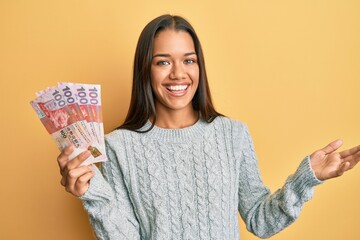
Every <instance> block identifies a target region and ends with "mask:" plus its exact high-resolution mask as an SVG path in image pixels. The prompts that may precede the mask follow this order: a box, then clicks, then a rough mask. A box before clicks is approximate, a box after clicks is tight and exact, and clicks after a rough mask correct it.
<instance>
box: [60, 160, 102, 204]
mask: <svg viewBox="0 0 360 240" xmlns="http://www.w3.org/2000/svg"><path fill="white" fill-rule="evenodd" d="M94 174H95V173H94V171H93V170H92V167H91V166H81V167H78V168H75V169H72V170H70V171H69V172H68V173H67V174H66V176H63V177H62V179H61V184H62V185H63V186H64V187H65V190H66V191H67V192H69V193H71V194H73V195H75V196H77V197H79V196H81V195H83V194H84V193H85V192H86V191H87V189H88V187H89V181H90V179H91V178H92V177H93V176H94Z"/></svg>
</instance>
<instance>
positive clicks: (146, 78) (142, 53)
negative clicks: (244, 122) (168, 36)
mask: <svg viewBox="0 0 360 240" xmlns="http://www.w3.org/2000/svg"><path fill="white" fill-rule="evenodd" d="M166 29H174V30H181V31H185V32H187V33H189V34H190V35H191V37H192V39H193V41H194V45H195V51H196V55H197V58H198V65H199V86H198V88H197V90H196V93H195V95H194V97H193V99H192V105H193V108H194V110H196V111H199V112H200V117H201V118H202V119H203V120H205V121H207V122H211V121H213V120H214V119H215V118H216V117H217V116H221V115H222V114H220V113H218V112H217V111H216V110H215V108H214V106H213V103H212V100H211V94H210V89H209V84H208V80H207V76H206V70H205V60H204V55H203V51H202V48H201V44H200V41H199V38H198V36H197V34H196V33H195V30H194V28H193V27H192V26H191V25H190V23H189V22H188V21H186V20H185V19H184V18H182V17H180V16H172V15H162V16H160V17H157V18H155V19H154V20H152V21H151V22H149V23H148V24H147V25H146V26H145V28H144V29H143V31H142V32H141V34H140V37H139V40H138V43H137V47H136V52H135V59H134V69H133V84H132V93H131V101H130V107H129V111H128V114H127V116H126V119H125V121H124V123H123V124H122V125H121V126H120V127H119V128H121V129H129V130H133V131H138V129H139V128H141V127H142V126H144V124H145V123H146V121H147V120H148V119H149V118H150V117H153V119H154V122H153V125H152V127H153V126H154V124H155V121H156V109H155V98H154V95H153V92H152V88H151V76H150V70H151V61H152V54H153V46H154V38H155V36H156V35H157V34H158V33H159V32H160V31H164V30H166ZM152 127H151V128H149V129H147V130H145V132H146V131H149V130H151V129H152Z"/></svg>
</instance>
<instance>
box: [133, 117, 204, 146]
mask: <svg viewBox="0 0 360 240" xmlns="http://www.w3.org/2000/svg"><path fill="white" fill-rule="evenodd" d="M151 125H152V123H151V122H150V121H147V122H146V123H145V125H144V126H143V127H142V128H140V129H139V130H140V131H144V130H146V129H149V128H150V127H151ZM207 125H208V123H207V122H205V121H204V120H201V119H199V120H198V121H197V122H196V123H194V125H192V126H189V127H185V128H178V129H168V128H160V127H158V126H156V125H155V126H154V127H153V128H152V129H151V130H150V131H149V132H147V133H145V134H146V135H147V136H148V137H151V138H153V139H158V140H161V141H169V142H186V141H191V140H193V139H195V138H199V137H201V136H203V134H204V131H205V128H206V126H207Z"/></svg>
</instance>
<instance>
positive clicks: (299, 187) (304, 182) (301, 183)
mask: <svg viewBox="0 0 360 240" xmlns="http://www.w3.org/2000/svg"><path fill="white" fill-rule="evenodd" d="M322 183H323V181H321V180H319V179H317V178H316V176H315V173H314V171H313V170H312V168H311V164H310V156H306V158H305V159H304V160H303V161H302V162H301V163H300V166H299V167H298V169H297V170H296V172H295V174H294V175H293V176H292V177H291V188H292V189H293V190H294V192H296V193H297V194H298V195H299V196H300V198H302V199H303V200H305V201H307V200H309V199H310V198H311V197H312V195H313V187H315V186H317V185H319V184H322Z"/></svg>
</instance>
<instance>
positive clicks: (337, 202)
mask: <svg viewBox="0 0 360 240" xmlns="http://www.w3.org/2000/svg"><path fill="white" fill-rule="evenodd" d="M163 13H171V14H179V15H182V16H184V17H186V18H187V19H189V20H190V22H191V23H192V24H193V25H194V27H195V29H196V30H197V32H198V34H199V37H200V39H201V41H202V44H203V48H204V52H205V57H206V63H207V70H208V75H209V79H210V84H211V89H212V93H213V97H214V101H215V104H216V107H217V109H218V110H219V111H220V112H222V113H224V114H226V115H228V116H230V117H232V118H236V119H239V120H242V121H244V122H246V123H247V124H248V125H249V128H250V131H251V133H252V136H253V138H254V141H255V147H256V150H257V154H258V157H259V165H260V169H261V172H262V176H263V179H264V182H265V183H266V184H267V185H268V186H269V187H270V188H271V189H272V190H273V191H274V190H276V189H277V188H278V187H281V186H282V184H283V182H284V181H285V179H286V177H287V176H288V175H289V174H291V173H292V172H293V171H294V170H295V169H296V167H297V166H298V164H299V163H300V161H301V160H302V159H303V157H304V156H305V155H307V154H309V153H311V152H313V151H314V150H316V149H318V148H320V147H323V146H324V145H325V144H327V143H328V142H330V141H332V140H334V139H336V138H342V139H343V140H344V141H345V145H344V148H346V147H351V146H354V145H357V144H360V141H359V139H360V138H359V132H360V127H359V123H360V113H359V112H360V111H359V103H360V94H359V90H360V1H358V0H348V1H341V0H338V1H334V0H328V1H324V0H322V1H318V0H304V1H288V0H277V1H269V0H263V1H260V0H248V1H238V0H233V1H189V0H183V1H175V0H173V1H171V0H170V1H169V0H166V1H160V0H153V1H135V0H134V1H120V0H117V1H116V0H105V1H99V0H86V1H85V0H62V1H54V0H50V1H49V0H23V1H21V0H11V1H10V0H1V1H0V81H1V110H0V112H1V151H0V152H1V163H2V164H1V167H2V168H1V173H0V194H1V198H0V201H1V202H0V203H1V204H0V229H1V230H0V239H6V240H10V239H16V240H19V239H39V240H43V239H44V240H45V239H46V240H48V239H67V240H71V239H74V240H79V239H93V237H92V232H91V227H90V225H89V223H88V220H87V216H86V214H85V213H84V211H83V209H82V206H81V202H80V201H78V200H77V199H76V198H74V197H72V196H71V195H69V194H67V193H66V192H65V191H64V190H63V188H62V187H61V186H60V184H59V181H60V175H59V170H58V167H57V163H56V156H57V155H58V150H57V148H56V146H55V143H54V142H53V141H52V139H51V138H50V136H49V135H48V134H47V132H46V131H45V129H44V127H43V126H42V125H41V123H40V121H39V119H38V118H37V116H36V114H35V112H34V111H33V110H32V108H31V107H30V105H29V101H30V100H32V99H33V98H34V93H35V92H36V91H38V90H42V89H44V88H46V87H48V86H52V85H56V83H57V82H58V81H69V82H83V83H100V84H101V85H102V94H103V115H104V122H105V129H106V132H109V131H111V129H113V128H114V127H116V126H118V125H119V124H120V123H121V122H122V121H123V120H124V117H125V114H126V111H127V107H128V104H129V94H130V86H131V85H130V84H131V71H132V70H131V69H132V62H133V55H134V50H135V44H136V41H137V38H138V36H139V34H140V31H141V30H142V28H143V27H144V26H145V24H146V23H147V22H149V21H150V20H151V19H153V18H154V17H156V16H158V15H161V14H163ZM344 148H342V149H344ZM359 180H360V167H358V168H357V169H354V170H353V171H351V172H349V173H347V174H345V175H344V177H342V178H340V179H337V180H331V181H329V182H327V183H325V184H323V185H321V186H319V187H317V188H316V191H315V196H314V198H313V200H311V201H310V202H308V203H307V204H306V205H305V208H304V210H303V212H302V213H301V216H300V218H299V219H298V220H297V221H296V222H295V223H294V224H293V225H291V226H290V227H289V228H287V229H286V230H284V231H283V232H281V233H280V234H278V235H276V236H274V237H273V238H271V239H277V240H280V239H284V240H285V239H286V240H289V239H292V240H293V239H320V240H325V239H326V240H332V239H334V240H335V239H342V240H346V239H360V228H359V223H360V222H359V214H360V205H359V202H360V190H359V188H358V184H359ZM241 237H242V239H245V240H249V239H257V238H256V237H255V236H253V235H252V234H250V233H248V232H247V231H246V229H245V227H244V224H243V222H242V221H241Z"/></svg>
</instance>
